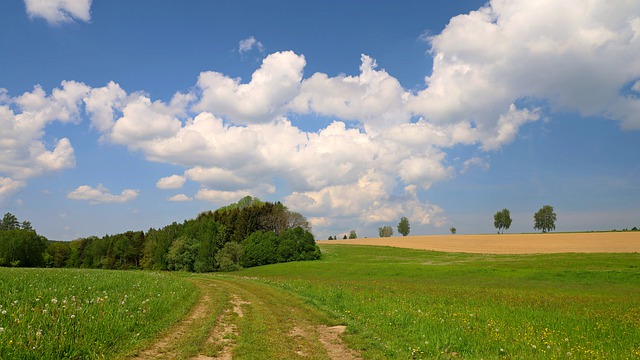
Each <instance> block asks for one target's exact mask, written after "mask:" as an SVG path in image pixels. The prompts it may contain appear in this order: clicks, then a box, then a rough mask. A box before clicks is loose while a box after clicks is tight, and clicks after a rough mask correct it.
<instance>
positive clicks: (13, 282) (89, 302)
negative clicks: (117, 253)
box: [0, 268, 198, 359]
mask: <svg viewBox="0 0 640 360" xmlns="http://www.w3.org/2000/svg"><path fill="white" fill-rule="evenodd" d="M197 295H198V291H197V289H196V288H195V286H194V285H193V284H192V283H190V282H188V281H180V280H179V279H176V278H175V277H172V276H168V275H166V274H160V273H152V272H132V271H100V270H84V269H83V270H80V269H18V268H0V359H99V358H104V357H105V356H118V355H119V354H123V353H126V352H127V351H130V350H131V348H132V347H135V346H136V345H137V346H142V345H144V344H145V342H149V341H150V340H151V339H153V338H154V337H155V336H156V334H157V333H158V332H159V331H161V330H162V329H164V328H166V327H167V326H169V325H170V324H172V323H174V322H175V321H176V320H177V319H179V318H180V317H182V316H184V314H185V313H186V312H187V311H188V310H189V309H190V308H191V307H192V306H193V304H194V302H195V301H196V300H197Z"/></svg>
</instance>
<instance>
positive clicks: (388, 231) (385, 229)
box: [378, 225, 393, 237]
mask: <svg viewBox="0 0 640 360" xmlns="http://www.w3.org/2000/svg"><path fill="white" fill-rule="evenodd" d="M378 235H379V236H380V237H390V236H391V235H393V228H392V227H391V226H389V225H385V226H381V227H379V228H378Z"/></svg>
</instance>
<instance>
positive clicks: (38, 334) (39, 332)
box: [36, 330, 42, 339]
mask: <svg viewBox="0 0 640 360" xmlns="http://www.w3.org/2000/svg"><path fill="white" fill-rule="evenodd" d="M41 337H42V330H38V331H36V338H38V339H40V338H41Z"/></svg>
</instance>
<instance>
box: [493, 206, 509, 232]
mask: <svg viewBox="0 0 640 360" xmlns="http://www.w3.org/2000/svg"><path fill="white" fill-rule="evenodd" d="M511 222H512V219H511V213H510V212H509V210H507V209H502V210H500V211H498V212H496V213H495V214H494V215H493V226H494V227H495V228H496V229H498V232H499V233H502V234H504V231H505V230H508V229H509V227H510V226H511Z"/></svg>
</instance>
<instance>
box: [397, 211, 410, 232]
mask: <svg viewBox="0 0 640 360" xmlns="http://www.w3.org/2000/svg"><path fill="white" fill-rule="evenodd" d="M410 232H411V226H409V219H407V218H406V217H405V216H403V217H402V218H400V222H399V223H398V234H402V236H407V235H409V233H410Z"/></svg>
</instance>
